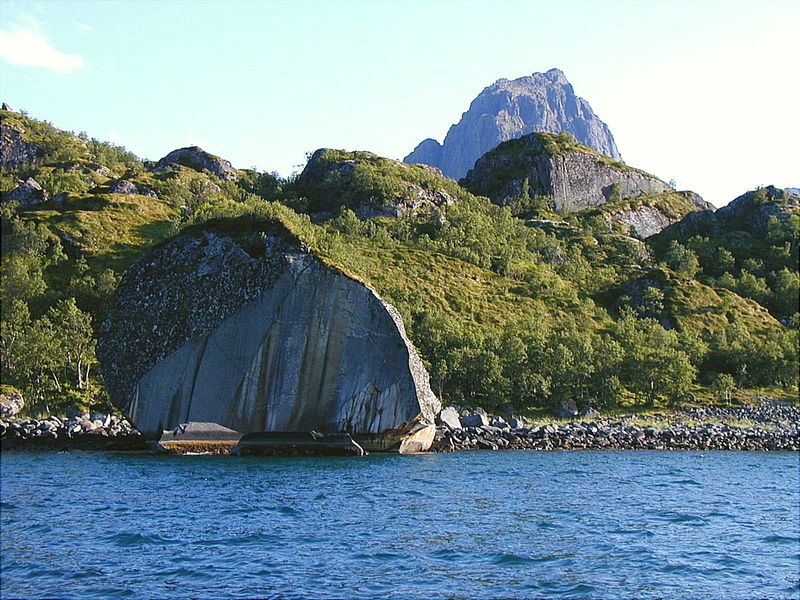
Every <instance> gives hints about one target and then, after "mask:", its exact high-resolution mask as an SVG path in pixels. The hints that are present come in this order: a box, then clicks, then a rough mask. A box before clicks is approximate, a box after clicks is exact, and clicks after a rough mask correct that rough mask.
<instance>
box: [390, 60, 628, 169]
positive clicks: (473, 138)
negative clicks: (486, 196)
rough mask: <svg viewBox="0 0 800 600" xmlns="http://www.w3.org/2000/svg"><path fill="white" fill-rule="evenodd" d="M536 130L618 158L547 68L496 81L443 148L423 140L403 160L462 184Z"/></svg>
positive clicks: (604, 132)
mask: <svg viewBox="0 0 800 600" xmlns="http://www.w3.org/2000/svg"><path fill="white" fill-rule="evenodd" d="M534 131H545V132H549V133H559V132H561V131H569V132H570V133H572V134H573V135H574V136H575V139H577V140H578V141H579V142H580V143H582V144H585V145H587V146H590V147H591V148H594V149H595V150H596V151H598V152H600V153H601V154H605V155H606V156H610V157H611V158H614V159H617V160H619V158H620V155H619V152H618V150H617V145H616V143H615V142H614V136H613V135H611V131H610V130H609V128H608V126H607V125H606V124H605V123H603V121H601V120H600V119H599V118H598V117H597V115H595V114H594V111H593V110H592V107H591V106H589V103H588V102H587V101H586V100H584V99H583V98H580V97H578V96H576V95H575V92H574V90H573V89H572V85H570V83H569V81H567V78H566V77H565V76H564V73H563V72H561V71H560V70H558V69H550V70H549V71H547V72H546V73H533V74H532V75H530V76H527V77H520V78H519V79H513V80H509V79H500V80H498V81H496V82H495V83H493V84H492V85H490V86H489V87H487V88H486V89H484V90H483V91H482V92H481V93H480V94H479V95H478V97H477V98H475V100H473V101H472V104H470V107H469V110H467V112H465V113H464V114H463V115H462V117H461V120H460V121H459V122H458V123H457V124H456V125H453V126H452V127H451V128H450V130H449V131H448V132H447V137H445V139H444V143H443V144H439V142H437V141H436V140H433V139H430V138H429V139H426V140H424V141H423V142H421V143H420V144H419V145H418V146H417V147H416V148H415V149H414V150H413V151H412V152H411V154H409V155H408V156H406V157H405V158H404V159H403V160H404V161H405V162H407V163H422V164H427V165H431V166H434V167H438V168H439V169H441V171H442V172H443V173H444V174H445V175H447V176H448V177H452V178H453V179H460V178H462V177H464V175H466V173H467V171H469V170H470V169H471V168H472V166H473V165H474V164H475V161H476V160H477V159H478V158H480V157H481V156H483V155H484V154H485V153H486V152H488V151H489V150H491V149H492V148H494V147H495V146H497V145H498V144H500V143H501V142H505V141H507V140H510V139H513V138H517V137H520V136H522V135H525V134H528V133H532V132H534Z"/></svg>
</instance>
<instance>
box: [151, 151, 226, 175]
mask: <svg viewBox="0 0 800 600" xmlns="http://www.w3.org/2000/svg"><path fill="white" fill-rule="evenodd" d="M170 164H176V165H182V166H184V167H189V168H190V169H194V170H195V171H210V172H211V173H213V174H214V175H216V176H217V177H219V178H220V179H226V180H228V181H236V177H237V176H236V169H234V168H233V165H232V164H231V163H230V162H228V161H227V160H225V159H224V158H220V157H219V156H215V155H214V154H211V153H210V152H206V151H205V150H203V149H202V148H200V147H199V146H189V147H187V148H178V149H177V150H173V151H172V152H170V153H169V154H167V155H166V156H165V157H164V158H162V159H161V160H159V161H158V162H157V163H156V164H155V166H154V167H153V169H154V170H156V171H158V170H162V169H165V168H167V167H168V166H169V165H170Z"/></svg>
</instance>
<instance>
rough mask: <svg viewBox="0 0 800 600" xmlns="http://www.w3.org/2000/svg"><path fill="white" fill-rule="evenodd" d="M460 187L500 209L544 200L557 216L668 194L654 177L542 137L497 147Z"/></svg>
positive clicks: (569, 142)
mask: <svg viewBox="0 0 800 600" xmlns="http://www.w3.org/2000/svg"><path fill="white" fill-rule="evenodd" d="M461 183H462V185H463V186H464V187H466V188H467V189H468V190H469V191H470V192H472V193H473V194H477V195H481V196H487V197H489V198H490V199H491V200H492V201H493V202H495V203H496V204H500V205H503V204H504V203H505V201H506V200H507V199H509V198H513V197H520V196H524V195H526V194H528V195H530V196H549V197H550V198H552V202H553V205H554V208H555V210H556V211H558V212H560V213H567V212H572V211H577V210H582V209H585V208H591V207H596V206H600V205H603V204H606V203H608V202H616V201H619V200H624V199H629V198H637V197H639V196H644V195H647V194H654V193H658V192H666V191H669V190H671V188H670V187H669V185H668V184H667V183H665V182H663V181H661V180H660V179H658V178H657V177H654V176H653V175H650V174H648V173H645V172H644V171H640V170H638V169H634V168H631V167H629V166H627V165H625V164H624V163H621V162H617V161H613V160H611V159H609V158H608V157H605V156H602V155H600V154H598V153H597V152H594V151H593V150H592V149H591V148H588V147H586V146H583V145H581V144H578V143H576V142H575V140H574V138H572V137H571V136H569V135H564V134H560V135H558V136H556V135H552V134H547V133H531V134H528V135H525V136H523V137H521V138H517V139H514V140H509V141H507V142H504V143H502V144H500V145H499V146H498V147H497V148H495V149H494V150H491V151H489V152H487V153H486V154H485V155H483V156H482V157H481V158H480V159H479V160H478V161H477V162H476V163H475V166H474V167H473V168H472V169H471V170H470V171H469V173H467V176H466V177H465V178H464V179H463V180H462V181H461Z"/></svg>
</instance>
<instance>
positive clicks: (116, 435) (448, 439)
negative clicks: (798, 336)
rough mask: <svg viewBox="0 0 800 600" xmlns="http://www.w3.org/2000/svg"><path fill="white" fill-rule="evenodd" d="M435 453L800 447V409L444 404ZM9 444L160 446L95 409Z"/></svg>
mask: <svg viewBox="0 0 800 600" xmlns="http://www.w3.org/2000/svg"><path fill="white" fill-rule="evenodd" d="M438 421H439V422H438V425H437V431H436V437H435V439H434V442H433V445H432V446H431V448H430V449H429V450H428V452H434V453H435V452H454V451H466V450H761V451H798V450H800V407H798V406H795V405H791V404H786V403H781V402H775V401H767V402H763V403H762V404H760V405H754V406H743V407H737V408H717V407H706V408H695V409H690V410H686V411H679V412H671V413H660V414H649V415H647V416H646V418H645V417H640V416H636V415H625V416H620V417H614V418H603V417H601V416H599V415H597V414H595V415H594V416H593V417H589V418H586V417H585V418H584V419H583V420H562V421H554V422H551V423H546V424H540V425H536V426H534V425H533V424H530V423H527V422H526V421H525V420H524V419H522V418H519V417H514V418H509V419H508V420H506V419H504V418H503V417H501V416H491V415H487V414H486V413H485V412H483V411H462V412H461V414H459V413H458V412H457V411H455V410H454V409H452V408H448V409H445V410H444V411H443V412H442V413H441V414H440V416H439V419H438ZM0 442H1V443H2V444H1V445H2V449H3V450H4V451H5V450H12V449H27V450H56V451H68V450H124V451H143V450H151V451H152V450H153V446H152V445H148V443H147V442H146V441H145V440H144V437H143V436H142V435H141V433H140V432H139V431H137V430H136V429H135V428H134V427H133V426H132V425H131V424H130V423H129V422H128V421H127V420H125V419H120V418H119V417H116V416H114V415H109V414H102V413H91V414H83V415H78V416H73V417H70V418H69V419H60V418H58V417H48V418H44V419H14V418H7V419H0Z"/></svg>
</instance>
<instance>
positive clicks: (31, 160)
mask: <svg viewBox="0 0 800 600" xmlns="http://www.w3.org/2000/svg"><path fill="white" fill-rule="evenodd" d="M3 110H6V109H3ZM24 134H25V130H24V129H23V128H22V127H21V126H20V127H18V126H13V125H10V124H9V123H7V122H5V121H3V122H2V123H0V170H3V171H6V170H13V169H19V168H20V167H25V166H29V165H39V164H41V163H42V160H44V148H42V147H41V146H39V145H37V144H34V143H32V142H27V141H25V138H24Z"/></svg>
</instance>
